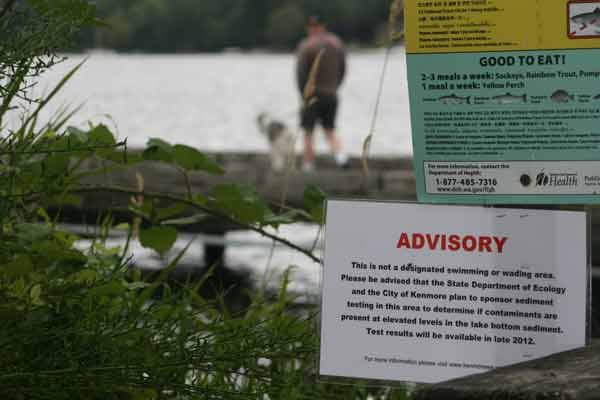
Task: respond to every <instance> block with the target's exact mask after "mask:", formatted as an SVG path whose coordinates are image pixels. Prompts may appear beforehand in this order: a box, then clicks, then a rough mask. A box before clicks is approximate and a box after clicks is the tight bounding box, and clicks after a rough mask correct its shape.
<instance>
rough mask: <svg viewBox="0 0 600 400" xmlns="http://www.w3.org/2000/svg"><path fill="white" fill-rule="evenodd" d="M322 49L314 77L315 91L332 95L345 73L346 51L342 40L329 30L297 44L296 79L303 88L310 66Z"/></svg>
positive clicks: (301, 88) (301, 89)
mask: <svg viewBox="0 0 600 400" xmlns="http://www.w3.org/2000/svg"><path fill="white" fill-rule="evenodd" d="M322 50H323V53H322V55H321V60H320V64H319V69H318V71H317V77H316V82H315V84H316V91H317V93H321V94H329V95H334V94H335V93H336V92H337V89H338V87H339V86H340V84H341V83H342V80H343V79H344V75H345V73H346V52H345V49H344V45H343V44H342V41H341V40H340V39H339V38H338V37H337V36H335V35H334V34H332V33H330V32H321V33H318V34H315V35H311V36H309V37H307V38H306V39H304V40H303V41H302V42H301V43H300V45H299V46H298V51H297V54H298V65H297V81H298V88H299V89H300V92H302V91H303V90H304V87H305V86H306V83H307V81H308V77H309V75H310V71H311V67H312V65H313V63H314V61H315V59H316V58H317V55H318V54H319V53H320V52H321V51H322Z"/></svg>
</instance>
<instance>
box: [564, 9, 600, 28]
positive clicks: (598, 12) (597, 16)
mask: <svg viewBox="0 0 600 400" xmlns="http://www.w3.org/2000/svg"><path fill="white" fill-rule="evenodd" d="M571 21H573V22H574V23H576V24H579V25H580V27H579V29H580V30H584V29H585V28H587V27H588V25H600V7H596V9H595V10H594V11H592V12H587V13H582V14H578V15H575V16H573V17H571Z"/></svg>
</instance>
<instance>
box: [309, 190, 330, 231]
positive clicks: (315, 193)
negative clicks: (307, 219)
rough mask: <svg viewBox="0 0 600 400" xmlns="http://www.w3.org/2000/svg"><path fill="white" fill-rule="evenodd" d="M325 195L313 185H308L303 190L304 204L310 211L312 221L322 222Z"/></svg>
mask: <svg viewBox="0 0 600 400" xmlns="http://www.w3.org/2000/svg"><path fill="white" fill-rule="evenodd" d="M326 198H327V196H326V195H325V193H324V192H323V191H322V190H321V189H320V188H319V187H317V186H315V185H308V186H306V189H305V190H304V206H305V207H306V210H307V211H308V212H309V213H310V215H311V217H312V219H313V221H315V222H317V223H319V224H322V223H323V222H324V204H325V199H326Z"/></svg>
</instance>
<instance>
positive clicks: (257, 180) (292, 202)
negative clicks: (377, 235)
mask: <svg viewBox="0 0 600 400" xmlns="http://www.w3.org/2000/svg"><path fill="white" fill-rule="evenodd" d="M210 156H211V157H212V158H213V159H214V160H215V161H216V162H217V163H218V164H219V165H220V166H221V167H222V168H223V169H224V170H225V171H226V173H225V175H223V176H214V175H209V174H207V173H204V172H192V173H190V174H189V185H190V187H191V190H192V192H193V193H206V192H208V191H209V190H210V189H211V188H212V187H214V186H215V185H217V184H223V183H246V184H248V185H250V186H253V187H255V188H256V190H257V191H258V193H259V194H260V195H262V196H263V197H264V198H265V199H266V200H267V201H269V202H271V203H272V204H280V203H281V202H282V200H284V201H285V204H287V205H289V206H292V207H302V204H303V195H304V190H305V188H306V186H307V185H316V186H318V187H319V188H321V189H322V190H323V191H324V192H325V193H326V194H327V195H328V196H331V197H343V198H368V199H382V200H415V199H416V195H415V178H414V173H413V169H412V160H411V159H410V158H399V157H398V158H391V157H390V158H374V159H372V160H370V161H369V174H368V177H365V176H364V174H363V172H362V168H361V162H360V160H359V159H357V158H353V159H351V160H350V162H349V164H348V166H347V167H346V168H343V169H342V168H340V167H338V166H337V165H335V163H334V162H333V160H332V159H331V157H325V156H323V157H319V158H318V159H317V160H316V164H315V165H316V168H315V171H313V172H310V173H306V172H302V171H300V170H299V169H298V168H294V169H291V170H289V171H283V172H275V171H273V170H272V169H271V167H270V162H269V158H268V156H267V155H265V154H255V153H219V154H210ZM296 165H299V160H297V162H296ZM112 166H113V165H112V164H110V163H108V162H105V161H102V160H90V161H87V162H86V163H85V164H84V165H83V166H82V168H83V169H84V170H99V171H100V172H99V173H98V174H96V175H94V176H91V177H88V178H85V179H84V180H83V181H82V184H84V185H92V186H118V187H121V188H125V189H131V190H133V191H135V190H137V189H136V188H137V179H136V173H139V174H140V175H141V176H142V177H143V178H144V190H145V191H146V192H149V193H164V194H170V195H175V196H177V195H181V196H185V195H186V192H187V184H186V178H185V177H184V176H183V175H182V174H181V173H180V172H179V171H178V170H177V169H176V168H175V167H174V166H171V165H168V164H165V163H160V162H154V161H145V162H142V163H140V164H137V165H135V166H132V167H128V168H126V169H119V170H111V167H112ZM103 168H105V169H106V172H102V169H103ZM128 203H129V198H128V196H116V195H114V194H106V195H102V194H100V195H99V194H97V193H94V194H88V195H85V196H83V208H84V209H86V210H98V209H106V208H107V207H110V208H112V209H119V208H122V207H127V205H128Z"/></svg>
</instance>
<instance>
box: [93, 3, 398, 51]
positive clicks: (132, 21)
mask: <svg viewBox="0 0 600 400" xmlns="http://www.w3.org/2000/svg"><path fill="white" fill-rule="evenodd" d="M388 9H389V0H369V1H365V0H327V1H323V0H219V1H215V0H177V1H172V0H129V1H123V0H103V1H101V2H98V12H99V15H100V16H101V17H102V18H103V19H104V20H105V21H106V22H107V24H108V25H109V26H110V29H102V28H100V29H95V30H93V31H89V32H88V33H87V35H86V36H85V37H84V38H83V40H82V43H81V46H82V47H105V48H114V49H117V50H121V51H139V50H142V51H149V52H181V51H217V50H222V49H224V48H227V47H239V48H244V49H247V48H254V47H261V48H267V47H277V48H286V49H292V48H294V47H295V46H296V44H297V41H298V39H299V38H300V37H301V36H302V35H303V33H304V23H305V17H306V16H308V15H311V14H319V15H321V16H322V17H323V18H324V19H325V20H326V21H327V22H328V25H329V27H330V28H331V30H333V31H334V32H337V33H339V34H340V35H341V36H342V37H343V38H344V39H345V40H347V41H352V42H359V43H368V44H373V43H374V42H375V41H376V39H377V37H376V35H377V33H378V32H379V31H381V27H382V26H383V25H384V24H385V23H386V18H387V11H388Z"/></svg>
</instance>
